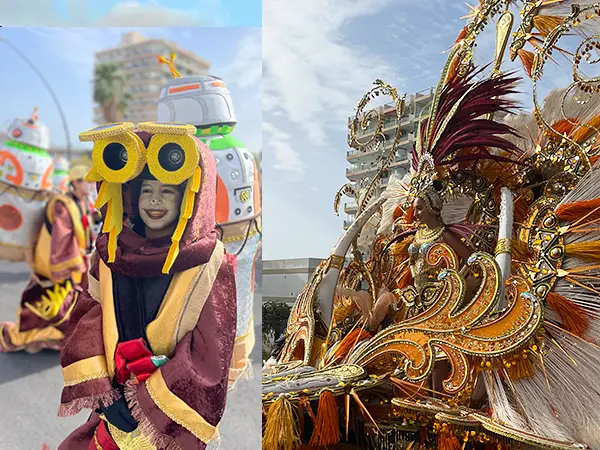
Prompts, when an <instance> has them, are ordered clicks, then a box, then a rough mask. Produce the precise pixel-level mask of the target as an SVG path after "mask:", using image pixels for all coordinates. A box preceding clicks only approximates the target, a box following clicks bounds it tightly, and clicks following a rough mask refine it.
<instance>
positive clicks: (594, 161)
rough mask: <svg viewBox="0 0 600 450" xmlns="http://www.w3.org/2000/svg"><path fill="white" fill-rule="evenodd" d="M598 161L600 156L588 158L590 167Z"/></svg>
mask: <svg viewBox="0 0 600 450" xmlns="http://www.w3.org/2000/svg"><path fill="white" fill-rule="evenodd" d="M599 159H600V155H596V156H592V157H591V158H590V164H591V165H592V166H593V165H595V164H596V163H597V162H598V160H599Z"/></svg>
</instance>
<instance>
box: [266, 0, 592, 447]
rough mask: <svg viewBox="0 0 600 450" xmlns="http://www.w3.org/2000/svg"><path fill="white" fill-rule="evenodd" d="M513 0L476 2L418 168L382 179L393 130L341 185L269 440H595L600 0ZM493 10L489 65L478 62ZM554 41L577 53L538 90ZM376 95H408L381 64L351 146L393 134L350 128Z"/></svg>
mask: <svg viewBox="0 0 600 450" xmlns="http://www.w3.org/2000/svg"><path fill="white" fill-rule="evenodd" d="M516 3H517V2H510V1H508V2H507V1H499V0H482V1H480V2H479V5H478V6H477V7H473V8H472V13H471V14H470V15H469V16H468V17H469V22H468V24H467V26H466V27H465V28H464V29H463V30H461V32H460V33H459V36H458V39H457V40H456V42H455V43H454V45H453V46H452V48H451V50H450V52H449V57H448V61H447V63H446V65H445V66H444V68H443V70H442V73H441V76H440V81H439V83H438V85H437V87H436V89H435V90H434V92H433V95H432V99H431V102H430V104H429V106H428V108H426V111H425V113H424V115H423V116H422V117H420V118H419V121H418V125H417V127H416V139H415V142H414V148H413V150H412V155H411V156H412V157H411V160H412V161H411V162H412V164H411V166H412V167H411V169H412V170H411V172H410V173H409V174H407V175H406V176H405V177H403V178H402V179H400V177H397V178H395V177H393V178H392V179H391V180H390V182H389V185H388V187H387V189H386V190H385V192H384V193H383V194H381V195H380V194H378V192H377V187H379V186H380V184H381V180H382V179H383V177H384V174H386V173H388V172H389V171H390V170H391V165H392V163H393V162H395V156H396V155H395V154H396V151H397V149H398V148H399V143H400V141H401V138H402V131H401V130H400V129H398V131H397V134H396V136H392V139H393V143H392V145H391V149H390V151H389V153H385V154H384V156H383V157H382V161H381V165H380V166H379V167H378V168H377V170H376V173H375V175H374V176H373V177H372V178H369V180H368V182H366V183H365V184H364V185H362V186H352V185H347V186H344V187H343V188H342V190H341V191H340V192H339V193H338V196H337V197H336V200H335V207H336V209H337V206H338V204H339V201H340V197H341V195H342V194H344V193H345V194H352V195H354V196H355V197H356V198H357V199H358V202H357V203H358V213H357V216H356V219H355V221H354V222H353V223H352V224H351V225H350V227H349V228H348V230H347V231H346V232H345V233H344V234H343V235H342V237H341V239H340V240H339V241H338V243H337V244H336V246H335V247H334V249H333V251H332V253H331V254H330V256H329V258H327V259H326V260H325V261H323V263H322V264H321V265H320V266H319V267H318V268H317V269H316V270H315V272H314V274H313V275H312V277H311V280H310V281H309V283H308V284H307V285H306V286H305V288H304V290H303V291H302V293H301V294H300V295H299V297H298V299H297V301H296V304H295V305H294V308H293V310H292V314H291V317H290V319H289V322H288V327H287V332H286V337H285V346H284V348H283V350H282V353H281V356H280V358H279V361H278V364H277V365H276V366H275V367H274V368H273V369H271V370H269V371H267V372H265V373H264V375H263V404H264V406H265V409H268V412H267V414H266V416H265V422H266V426H265V431H264V434H263V449H266V450H279V449H285V450H292V449H296V448H299V447H300V445H301V444H308V446H309V447H314V448H318V447H321V446H332V445H335V444H337V443H339V442H340V441H344V442H347V443H350V444H354V445H356V446H357V448H361V449H390V448H394V449H414V448H420V449H425V448H427V449H428V448H432V449H433V448H437V449H441V450H451V449H452V450H459V449H461V448H462V449H467V448H468V449H489V448H494V449H498V450H507V449H515V450H517V449H537V448H540V449H541V448H544V449H557V450H558V449H564V450H566V449H573V448H581V449H584V448H590V449H598V448H600V432H599V431H598V430H600V411H599V409H598V404H600V390H599V389H598V386H597V377H596V374H597V373H598V369H599V368H600V347H599V346H598V344H599V343H600V341H599V337H600V335H599V333H598V329H599V328H598V326H599V324H600V320H599V319H600V315H599V313H598V311H600V301H599V298H600V283H599V280H600V264H599V262H600V256H599V255H600V235H599V234H598V230H599V228H598V222H599V221H600V212H599V211H600V188H599V186H600V165H599V153H600V146H599V145H598V142H599V139H600V97H599V95H600V79H599V78H597V77H595V78H594V77H589V76H585V75H584V73H589V72H590V71H593V69H594V68H592V69H591V70H589V67H587V68H586V69H588V70H587V71H585V70H584V69H583V67H582V66H584V64H585V65H593V64H595V63H597V62H598V61H600V59H599V58H598V50H600V34H598V30H600V26H599V23H600V3H599V2H593V1H581V2H577V1H571V0H532V1H525V2H522V3H523V5H522V8H520V9H521V11H520V20H521V22H520V24H519V25H518V27H515V30H514V32H513V24H514V21H515V17H514V16H513V13H512V11H511V8H514V7H515V5H514V4H516ZM520 6H521V5H520ZM496 19H497V20H496ZM494 21H495V23H496V49H495V50H496V52H495V61H494V65H493V66H492V67H490V69H491V70H487V69H488V67H484V68H483V69H482V68H477V67H476V65H475V64H474V62H473V51H474V47H475V43H476V40H477V36H478V35H479V34H480V33H481V32H482V31H483V29H484V28H485V27H486V26H487V25H488V24H490V23H494ZM511 37H512V42H511V44H510V52H509V55H510V58H511V59H513V60H516V59H520V61H521V62H522V63H523V68H524V73H523V75H527V76H528V77H529V78H530V79H531V80H530V82H531V91H530V93H531V94H532V95H531V99H532V103H533V114H524V113H523V114H519V115H516V113H517V111H516V110H515V106H516V105H515V103H514V100H513V95H514V94H515V93H516V92H525V93H527V86H528V84H527V83H528V82H529V80H527V82H525V81H524V80H520V79H519V78H520V77H518V76H516V75H515V74H514V72H509V73H503V72H502V71H501V65H502V61H503V59H504V54H505V53H506V50H507V49H508V43H509V40H510V39H511ZM573 42H575V43H576V45H574V46H572V48H571V47H569V48H568V49H567V48H566V47H567V46H569V44H572V43H573ZM558 54H562V55H565V56H567V57H572V60H571V62H572V72H571V76H572V83H571V84H570V85H569V86H567V87H565V89H562V90H557V89H555V90H553V91H550V93H549V94H548V95H547V96H546V98H545V101H544V102H543V104H542V102H541V101H540V99H541V98H542V97H541V96H540V94H539V92H540V91H541V86H542V81H543V80H544V71H545V70H546V71H550V70H551V69H550V67H551V63H552V61H554V57H555V56H556V55H558ZM382 95H383V96H390V97H391V98H392V100H393V101H394V102H395V105H396V117H397V119H398V123H401V122H402V117H403V113H404V108H405V101H404V99H403V98H401V97H400V96H399V95H398V93H397V91H396V90H395V89H394V88H392V87H391V86H389V85H388V84H386V83H384V82H383V81H381V80H377V81H376V82H375V87H374V88H373V89H372V90H371V91H370V92H369V93H368V94H367V95H366V96H364V97H363V99H361V101H360V103H359V106H358V108H357V110H358V112H357V115H356V117H355V118H354V120H352V121H351V123H350V139H349V144H350V145H351V146H352V147H355V148H357V149H358V150H359V151H369V152H373V151H375V150H377V149H378V147H381V146H382V145H384V144H385V141H386V136H385V135H384V133H383V127H384V125H383V121H381V120H377V123H376V124H375V133H374V137H369V136H365V133H362V132H361V129H365V128H366V127H369V126H370V128H371V129H372V125H373V122H376V119H378V115H380V112H378V111H377V110H373V111H370V112H366V111H365V107H366V105H367V104H368V103H369V101H370V100H372V99H373V98H375V97H378V96H382ZM361 133H362V134H361ZM373 224H375V225H373ZM367 227H374V228H375V231H374V233H373V234H374V238H372V239H371V240H370V241H369V242H367V243H364V242H363V244H364V247H366V251H359V248H358V247H359V242H360V237H361V233H363V232H366V231H365V230H366V228H367ZM367 244H368V245H367Z"/></svg>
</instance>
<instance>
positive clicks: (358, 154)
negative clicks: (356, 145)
mask: <svg viewBox="0 0 600 450" xmlns="http://www.w3.org/2000/svg"><path fill="white" fill-rule="evenodd" d="M413 142H415V134H414V133H407V134H406V136H404V137H402V139H400V142H399V143H398V147H399V149H398V152H400V151H402V148H403V147H405V146H407V145H409V144H411V143H413ZM393 145H394V140H393V139H390V140H388V141H387V142H386V143H385V144H384V145H383V147H381V146H380V147H379V148H378V149H377V150H373V151H369V152H363V151H360V150H356V149H352V150H349V151H348V152H346V159H347V160H348V161H350V162H353V161H361V160H362V161H365V160H368V159H371V158H372V157H373V156H375V155H379V154H381V153H382V152H385V151H389V150H391V148H392V146H393ZM405 151H407V150H405ZM355 164H360V163H355ZM362 164H368V163H366V162H363V163H362Z"/></svg>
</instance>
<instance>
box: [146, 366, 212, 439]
mask: <svg viewBox="0 0 600 450" xmlns="http://www.w3.org/2000/svg"><path fill="white" fill-rule="evenodd" d="M146 389H147V390H148V393H149V394H150V397H151V398H152V401H153V402H154V403H155V404H156V406H158V408H159V409H160V410H161V411H162V412H163V414H164V415H165V416H167V417H168V418H169V419H171V420H172V421H173V422H175V423H177V424H179V425H181V426H182V427H184V428H185V429H187V430H188V431H189V432H190V433H192V434H193V435H194V436H196V437H197V438H198V439H199V440H201V441H202V442H204V443H205V444H208V442H210V441H211V440H212V439H213V438H214V437H215V434H216V433H217V427H215V426H213V425H211V424H210V423H208V422H207V421H206V420H205V419H204V417H202V416H201V415H200V414H198V413H197V412H196V411H194V410H193V409H192V408H190V407H189V406H188V405H187V403H185V402H184V401H183V400H182V399H180V398H179V397H177V396H176V395H175V394H174V393H173V392H171V391H170V390H169V388H168V386H167V384H166V382H165V380H164V378H163V376H162V372H161V370H160V369H159V370H157V371H156V372H154V373H153V374H152V375H151V376H150V378H148V380H146Z"/></svg>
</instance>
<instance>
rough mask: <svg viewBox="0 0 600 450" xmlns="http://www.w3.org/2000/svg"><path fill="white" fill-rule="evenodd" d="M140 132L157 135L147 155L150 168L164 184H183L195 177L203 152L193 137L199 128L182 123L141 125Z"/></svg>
mask: <svg viewBox="0 0 600 450" xmlns="http://www.w3.org/2000/svg"><path fill="white" fill-rule="evenodd" d="M138 129H139V130H140V131H146V132H147V133H151V134H153V136H152V138H151V139H150V144H149V145H148V149H147V152H146V158H147V163H148V169H149V170H150V173H151V174H152V175H154V177H155V178H156V179H157V180H158V181H160V182H161V183H164V184H181V183H183V182H184V181H186V180H188V179H190V178H191V177H192V176H193V175H194V170H195V169H196V167H198V164H199V162H200V152H199V150H198V146H197V145H196V140H195V139H194V137H193V135H194V134H195V132H196V127H194V126H192V125H187V124H179V123H154V122H152V123H149V122H145V123H141V124H139V126H138Z"/></svg>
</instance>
